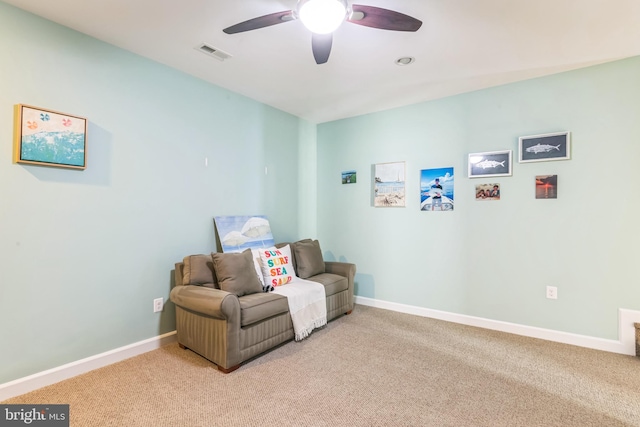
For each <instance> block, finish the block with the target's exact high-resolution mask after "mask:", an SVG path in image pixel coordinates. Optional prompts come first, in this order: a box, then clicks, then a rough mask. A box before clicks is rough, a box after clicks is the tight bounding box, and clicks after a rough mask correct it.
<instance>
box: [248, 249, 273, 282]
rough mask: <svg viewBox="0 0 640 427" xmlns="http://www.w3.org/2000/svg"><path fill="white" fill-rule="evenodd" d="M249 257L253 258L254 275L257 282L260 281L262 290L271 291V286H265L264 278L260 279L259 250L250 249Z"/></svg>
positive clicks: (260, 261) (260, 262)
mask: <svg viewBox="0 0 640 427" xmlns="http://www.w3.org/2000/svg"><path fill="white" fill-rule="evenodd" d="M251 257H252V258H253V267H254V268H255V269H256V275H257V276H258V280H260V284H261V285H262V290H263V291H264V292H271V291H272V290H273V286H272V285H269V284H267V285H265V284H264V277H262V260H261V259H260V249H251Z"/></svg>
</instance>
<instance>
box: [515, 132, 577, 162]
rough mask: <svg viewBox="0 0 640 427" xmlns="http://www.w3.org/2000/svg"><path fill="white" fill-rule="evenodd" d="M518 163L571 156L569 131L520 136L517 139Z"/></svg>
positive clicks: (565, 158) (546, 160) (564, 158)
mask: <svg viewBox="0 0 640 427" xmlns="http://www.w3.org/2000/svg"><path fill="white" fill-rule="evenodd" d="M518 141H519V153H520V154H519V158H518V161H519V162H520V163H528V162H549V161H553V160H569V159H570V158H571V132H556V133H547V134H543V135H532V136H521V137H520V138H519V139H518Z"/></svg>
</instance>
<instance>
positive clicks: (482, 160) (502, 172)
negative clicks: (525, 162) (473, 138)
mask: <svg viewBox="0 0 640 427" xmlns="http://www.w3.org/2000/svg"><path fill="white" fill-rule="evenodd" d="M511 158H512V151H511V150H504V151H488V152H485V153H470V154H469V159H468V166H469V170H468V172H469V178H487V177H490V176H510V175H511Z"/></svg>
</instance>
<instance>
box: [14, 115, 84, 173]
mask: <svg viewBox="0 0 640 427" xmlns="http://www.w3.org/2000/svg"><path fill="white" fill-rule="evenodd" d="M13 156H14V163H22V164H29V165H40V166H54V167H60V168H69V169H81V170H84V169H85V168H86V167H87V119H85V118H84V117H78V116H72V115H70V114H65V113H60V112H57V111H53V110H45V109H43V108H38V107H32V106H30V105H23V104H18V105H16V106H14V146H13Z"/></svg>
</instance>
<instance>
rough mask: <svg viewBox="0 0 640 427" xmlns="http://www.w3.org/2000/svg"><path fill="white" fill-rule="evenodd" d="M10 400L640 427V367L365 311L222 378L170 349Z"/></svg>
mask: <svg viewBox="0 0 640 427" xmlns="http://www.w3.org/2000/svg"><path fill="white" fill-rule="evenodd" d="M3 403H29V404H39V403H49V404H51V403H68V404H70V405H71V425H72V426H118V427H121V426H180V427H182V426H189V427H191V426H296V427H299V426H367V427H368V426H439V427H440V426H461V427H466V426H491V427H498V426H509V427H514V426H562V427H567V426H576V427H590V426H593V427H605V426H606V427H608V426H640V359H638V358H635V357H631V356H623V355H617V354H611V353H605V352H600V351H596V350H589V349H584V348H579V347H573V346H568V345H564V344H557V343H551V342H547V341H542V340H536V339H531V338H523V337H519V336H515V335H510V334H505V333H500V332H494V331H488V330H483V329H478V328H473V327H469V326H462V325H457V324H453V323H448V322H443V321H438V320H433V319H427V318H422V317H417V316H411V315H407V314H400V313H395V312H391V311H386V310H381V309H375V308H370V307H363V306H358V307H356V308H355V310H354V311H353V314H351V315H350V316H344V317H342V318H340V319H337V320H334V321H333V322H330V323H329V325H328V326H327V327H325V328H324V329H322V330H319V331H316V332H314V333H313V334H312V335H311V336H310V337H309V338H307V339H306V340H304V341H303V342H300V343H295V342H290V343H287V344H285V345H283V346H281V347H279V348H277V349H275V350H273V351H271V352H269V353H267V354H266V355H263V356H262V357H259V358H257V359H255V360H253V361H251V362H249V363H247V364H245V365H243V366H242V367H241V368H240V369H239V370H237V371H235V372H233V373H231V374H228V375H224V374H222V373H220V372H218V371H217V370H216V369H215V367H214V366H213V365H212V364H211V363H209V362H208V361H206V360H205V359H203V358H201V357H199V356H197V355H196V354H194V353H193V352H191V351H188V350H181V349H180V348H178V346H177V344H172V345H169V346H166V347H163V348H161V349H159V350H155V351H152V352H149V353H146V354H143V355H141V356H137V357H134V358H131V359H128V360H125V361H123V362H120V363H117V364H114V365H111V366H108V367H105V368H101V369H98V370H95V371H92V372H89V373H87V374H84V375H80V376H78V377H75V378H72V379H69V380H66V381H63V382H61V383H58V384H55V385H52V386H49V387H45V388H43V389H40V390H37V391H34V392H32V393H29V394H26V395H23V396H20V397H17V398H14V399H11V400H8V401H5V402H3Z"/></svg>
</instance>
